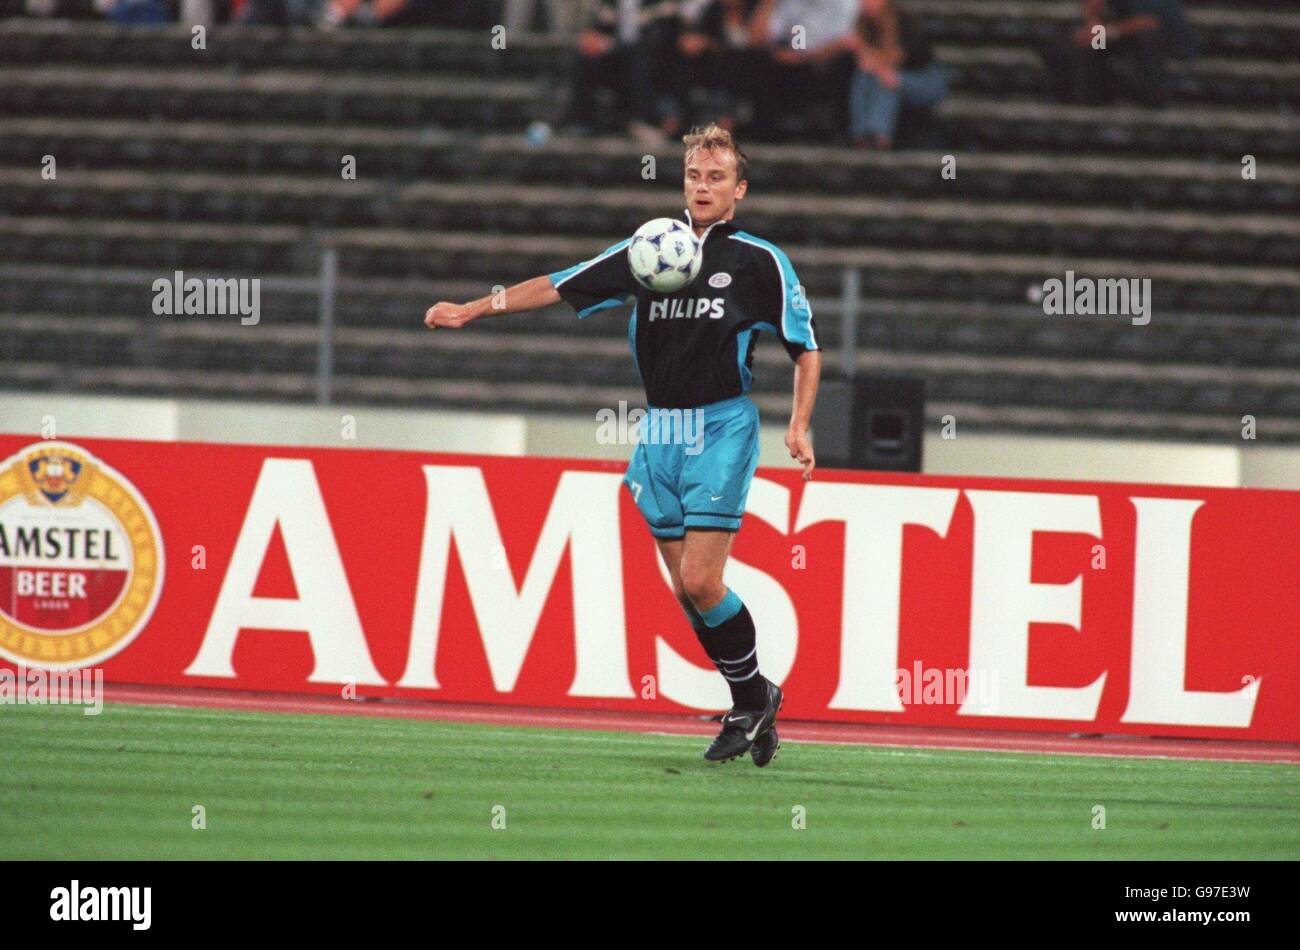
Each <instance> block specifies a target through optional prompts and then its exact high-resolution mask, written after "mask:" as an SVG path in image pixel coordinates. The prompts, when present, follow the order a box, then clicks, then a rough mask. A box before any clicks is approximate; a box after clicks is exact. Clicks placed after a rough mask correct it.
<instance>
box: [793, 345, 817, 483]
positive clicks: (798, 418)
mask: <svg viewBox="0 0 1300 950" xmlns="http://www.w3.org/2000/svg"><path fill="white" fill-rule="evenodd" d="M821 375H822V354H821V350H808V351H807V352H804V353H800V354H799V358H798V359H797V360H795V364H794V408H793V409H791V411H790V428H789V429H788V430H787V431H786V433H785V447H786V448H787V449H789V450H790V458H792V459H797V460H798V461H799V464H800V465H802V466H803V477H804V481H807V480H809V479H811V478H812V473H813V468H814V467H815V466H816V464H817V460H816V458H815V457H814V456H813V447H812V439H810V438H809V437H808V424H809V423H810V422H812V411H813V403H815V402H816V401H817V384H818V383H819V382H820V380H821Z"/></svg>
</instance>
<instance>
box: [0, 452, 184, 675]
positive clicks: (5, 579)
mask: <svg viewBox="0 0 1300 950" xmlns="http://www.w3.org/2000/svg"><path fill="white" fill-rule="evenodd" d="M162 583H163V548H162V535H161V534H160V533H159V531H158V524H157V522H155V521H154V517H153V512H152V511H150V510H149V506H148V504H147V503H146V502H145V500H144V498H142V497H141V496H140V493H139V492H137V491H136V490H135V486H133V485H132V484H131V483H130V482H128V481H127V480H126V479H125V478H123V477H122V476H121V475H120V474H119V473H117V472H115V471H114V470H113V469H111V468H109V467H108V466H107V465H105V464H104V463H103V462H101V461H100V460H98V459H96V458H95V457H94V456H92V455H90V454H89V453H87V452H86V451H84V450H83V449H80V448H78V447H77V446H75V445H71V444H68V443H65V442H40V443H37V444H35V445H32V446H28V447H27V448H26V449H24V450H23V451H21V452H19V453H18V454H17V455H15V456H13V457H12V458H9V459H7V460H6V461H4V462H2V463H0V656H4V657H5V658H6V659H8V660H11V661H12V662H14V663H18V664H24V665H26V666H34V667H45V668H47V669H68V668H75V667H82V666H93V665H94V664H95V663H97V662H99V661H101V660H104V659H107V658H108V657H110V656H112V655H113V654H115V653H117V652H118V651H119V650H121V649H123V648H124V647H125V646H126V645H127V644H128V643H130V642H131V641H132V640H133V639H134V638H135V636H136V634H138V633H139V632H140V631H141V630H142V629H143V628H144V626H145V624H146V623H148V622H149V617H150V615H151V614H152V613H153V609H154V605H155V604H156V603H157V602H158V594H159V593H160V592H161V590H162Z"/></svg>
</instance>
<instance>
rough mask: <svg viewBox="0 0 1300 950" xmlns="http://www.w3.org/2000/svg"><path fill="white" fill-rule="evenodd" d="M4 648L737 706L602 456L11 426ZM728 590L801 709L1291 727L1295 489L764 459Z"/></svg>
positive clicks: (1204, 731)
mask: <svg viewBox="0 0 1300 950" xmlns="http://www.w3.org/2000/svg"><path fill="white" fill-rule="evenodd" d="M0 459H5V461H4V462H3V463H0V658H2V659H0V662H2V663H4V664H5V665H7V666H9V667H16V666H26V667H43V668H64V669H67V668H77V667H87V666H94V667H98V668H102V669H103V671H104V676H105V679H106V680H108V681H110V682H128V683H151V684H165V685H184V686H204V687H222V688H233V689H243V690H268V691H276V692H294V693H312V694H329V695H339V694H340V693H341V692H342V691H344V690H345V689H347V688H349V687H351V688H352V689H354V690H355V693H356V694H357V695H359V696H390V697H406V698H411V699H427V700H449V701H457V702H481V703H509V704H526V705H539V706H553V707H584V708H604V709H635V710H638V711H647V710H657V711H673V710H676V711H687V710H690V711H698V710H710V711H716V710H719V709H722V708H725V707H726V706H727V705H728V699H727V691H726V689H725V685H724V683H723V681H722V679H721V678H720V677H719V676H718V675H717V673H716V672H715V671H714V670H713V667H712V666H711V665H710V664H709V662H708V660H707V659H706V658H705V655H704V652H703V651H702V650H701V648H700V647H699V645H698V643H697V642H696V639H695V635H694V633H693V632H692V630H691V628H690V625H689V624H688V622H687V621H686V619H685V618H684V617H683V616H682V614H681V611H680V608H679V607H678V605H677V602H676V601H675V600H674V598H673V596H672V592H671V590H670V589H669V586H668V584H667V581H666V575H665V574H664V572H663V569H662V566H661V563H660V561H659V558H658V555H657V552H656V548H655V544H654V541H653V539H652V538H651V537H650V534H649V532H648V531H647V530H646V528H645V526H644V524H643V522H642V521H641V518H640V515H639V514H638V512H637V511H636V508H635V506H634V505H633V502H632V498H631V496H630V494H629V492H628V491H627V489H626V488H624V487H623V486H622V484H621V477H622V471H623V466H622V465H621V464H611V463H602V462H591V461H576V460H557V459H537V458H506V457H487V456H482V457H480V456H466V455H439V454H426V453H414V452H390V451H372V450H360V449H315V448H313V449H301V448H279V447H267V446H233V445H207V444H194V443H177V442H167V443H157V442H136V441H107V440H98V439H84V440H83V439H78V440H74V441H72V442H66V441H59V442H37V441H33V440H32V439H31V438H29V437H24V436H13V435H6V436H0ZM733 555H734V556H733V559H732V561H731V563H730V564H729V567H728V572H727V575H726V578H725V579H726V581H727V583H728V585H729V586H731V587H732V588H733V589H735V590H736V592H737V593H738V594H739V595H740V596H741V598H742V599H743V600H744V601H745V602H746V604H747V605H748V606H749V609H750V611H751V613H752V614H753V616H754V619H755V622H756V624H757V628H758V636H759V657H760V660H761V663H762V669H763V672H764V674H765V675H767V676H768V677H769V678H771V679H775V680H779V681H781V682H782V683H783V684H784V686H785V690H786V696H787V699H786V706H785V712H784V715H785V716H786V717H788V718H791V719H809V720H831V721H841V722H877V723H893V724H908V723H914V724H918V725H927V726H953V727H963V728H976V729H978V728H986V729H988V728H995V729H1008V728H1011V729H1032V730H1041V731H1053V732H1078V731H1084V732H1103V733H1130V734H1137V735H1168V736H1203V737H1212V738H1238V739H1253V740H1273V741H1279V740H1280V741H1300V493H1295V492H1281V491H1257V490H1243V489H1217V488H1186V487H1168V486H1155V485H1142V484H1117V483H1083V482H1059V481H1053V482H1048V481H1028V480H1011V479H987V478H947V477H932V476H918V475H887V474H880V473H862V472H846V471H824V470H819V471H818V472H817V473H816V476H815V478H814V479H813V480H812V481H811V482H806V483H805V482H803V481H802V480H801V479H800V478H799V473H798V472H797V471H796V470H789V469H760V470H759V472H758V474H757V476H756V477H755V480H754V484H753V488H752V490H751V492H750V496H749V502H748V511H747V514H746V518H745V524H744V527H743V528H742V529H741V531H740V533H739V535H738V536H737V539H736V542H735V546H734V548H733Z"/></svg>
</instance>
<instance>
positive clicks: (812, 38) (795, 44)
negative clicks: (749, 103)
mask: <svg viewBox="0 0 1300 950" xmlns="http://www.w3.org/2000/svg"><path fill="white" fill-rule="evenodd" d="M857 10H858V0H760V2H759V4H758V6H757V7H756V8H755V10H754V16H753V18H752V19H751V21H750V39H751V43H752V44H753V45H754V46H755V47H756V48H757V50H758V52H757V55H756V56H753V57H751V68H750V70H749V87H750V88H751V89H752V95H753V100H754V125H753V128H752V129H751V130H750V135H751V137H753V138H757V139H760V140H767V141H773V140H781V139H785V138H789V137H790V136H792V135H799V134H802V133H803V132H804V131H806V130H805V129H802V128H797V126H798V125H800V124H807V121H808V119H812V121H813V122H814V123H815V121H816V120H815V116H816V113H818V112H819V111H820V112H826V111H829V112H830V117H829V120H828V121H829V124H830V126H831V129H828V130H826V131H831V132H832V134H834V135H836V136H839V137H842V136H843V135H844V129H845V128H846V127H847V124H848V116H847V112H848V109H847V104H848V92H849V80H850V78H851V77H852V75H853V70H854V67H855V66H856V63H857V61H856V51H857V46H858V42H857V34H856V33H855V30H854V27H855V21H856V19H857ZM824 124H825V123H824Z"/></svg>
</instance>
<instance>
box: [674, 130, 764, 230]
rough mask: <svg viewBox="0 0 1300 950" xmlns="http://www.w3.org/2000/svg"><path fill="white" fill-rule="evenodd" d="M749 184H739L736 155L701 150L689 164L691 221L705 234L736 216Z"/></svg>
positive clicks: (687, 195) (688, 187)
mask: <svg viewBox="0 0 1300 950" xmlns="http://www.w3.org/2000/svg"><path fill="white" fill-rule="evenodd" d="M748 184H749V183H748V182H744V181H740V182H738V181H736V156H735V153H734V152H732V151H730V150H727V151H723V150H722V149H716V148H715V149H710V150H708V151H704V150H703V149H701V150H700V151H698V152H696V153H695V154H694V155H692V156H691V159H690V161H688V162H687V163H686V207H688V208H690V209H691V221H692V223H694V224H695V226H696V228H698V229H700V230H703V229H704V228H707V227H708V226H709V225H711V224H713V223H714V222H716V221H726V220H727V219H728V218H730V217H731V216H732V215H734V214H735V213H736V202H737V201H739V200H740V199H741V198H743V197H745V189H746V187H747V186H748Z"/></svg>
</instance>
